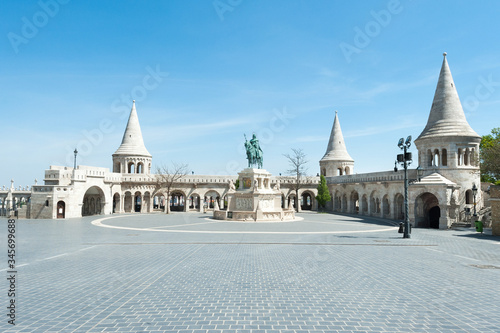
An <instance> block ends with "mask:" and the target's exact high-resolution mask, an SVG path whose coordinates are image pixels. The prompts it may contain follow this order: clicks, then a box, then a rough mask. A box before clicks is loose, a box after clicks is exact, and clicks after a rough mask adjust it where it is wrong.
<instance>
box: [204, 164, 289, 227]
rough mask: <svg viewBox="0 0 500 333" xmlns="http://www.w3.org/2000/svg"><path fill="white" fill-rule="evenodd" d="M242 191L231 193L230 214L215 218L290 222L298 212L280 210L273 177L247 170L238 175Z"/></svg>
mask: <svg viewBox="0 0 500 333" xmlns="http://www.w3.org/2000/svg"><path fill="white" fill-rule="evenodd" d="M238 179H239V188H238V189H236V190H231V189H230V190H229V193H228V194H227V210H214V218H215V219H217V220H230V221H254V222H260V221H262V222H264V221H275V222H280V221H291V220H294V219H295V210H294V209H293V208H292V209H286V210H285V209H283V208H281V197H282V194H281V191H280V190H279V184H276V185H275V186H274V187H273V188H271V174H270V173H269V172H267V171H266V170H264V169H254V168H246V169H244V170H243V171H241V172H240V173H238Z"/></svg>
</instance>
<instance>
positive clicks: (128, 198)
mask: <svg viewBox="0 0 500 333" xmlns="http://www.w3.org/2000/svg"><path fill="white" fill-rule="evenodd" d="M133 206H134V205H133V198H132V192H130V191H126V192H125V198H124V199H123V210H124V211H125V213H132V209H133Z"/></svg>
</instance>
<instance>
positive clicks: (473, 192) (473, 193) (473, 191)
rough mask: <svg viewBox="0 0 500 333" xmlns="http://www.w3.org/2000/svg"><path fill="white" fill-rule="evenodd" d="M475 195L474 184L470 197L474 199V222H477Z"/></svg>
mask: <svg viewBox="0 0 500 333" xmlns="http://www.w3.org/2000/svg"><path fill="white" fill-rule="evenodd" d="M476 194H477V187H476V184H475V183H474V184H472V195H473V197H474V215H473V216H474V221H477V212H476Z"/></svg>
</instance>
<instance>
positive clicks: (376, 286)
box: [0, 213, 500, 333]
mask: <svg viewBox="0 0 500 333" xmlns="http://www.w3.org/2000/svg"><path fill="white" fill-rule="evenodd" d="M299 215H300V216H302V217H304V221H300V222H287V223H249V224H248V223H232V224H230V225H229V224H228V223H213V224H208V225H207V224H202V225H200V229H199V230H202V231H204V232H206V231H220V230H224V228H225V229H227V230H231V231H232V232H234V233H233V234H223V233H195V232H191V231H194V230H196V229H195V227H196V223H201V222H207V221H206V220H204V216H203V215H202V214H187V217H186V215H182V214H171V215H168V216H166V215H160V214H151V215H139V214H137V215H134V216H132V217H125V216H123V217H119V218H117V219H113V220H109V224H110V225H113V226H120V227H122V226H125V227H139V228H149V229H151V228H153V229H152V230H154V228H157V229H158V230H163V231H158V232H156V231H147V230H144V231H141V230H134V231H131V230H127V229H110V228H101V227H96V226H93V225H92V224H91V223H90V222H91V221H92V220H93V219H95V217H87V218H82V219H71V220H66V221H53V220H27V221H25V220H21V221H19V223H18V237H19V245H18V246H19V256H18V260H19V264H26V265H25V266H22V267H20V268H19V269H18V271H19V273H18V274H19V279H18V285H17V288H18V291H19V298H18V300H19V303H18V304H19V307H18V308H17V314H18V321H17V325H16V326H15V327H12V326H11V325H8V324H7V323H6V321H5V320H4V321H3V322H0V331H2V332H102V331H110V332H111V331H112V332H168V331H171V332H180V331H184V332H189V333H192V332H200V333H201V332H204V333H206V332H226V333H229V332H254V333H255V332H275V331H276V332H278V331H280V332H335V331H338V332H349V331H353V332H429V331H435V332H446V331H449V332H498V327H500V315H499V311H498V309H499V308H500V301H499V300H498V298H497V297H492V295H498V294H499V291H500V269H487V268H481V267H491V266H500V251H498V249H499V245H500V243H499V239H498V238H492V237H488V238H479V237H478V236H477V235H476V234H474V233H473V232H472V231H470V230H450V231H442V230H430V229H413V233H412V238H411V239H402V238H400V235H398V234H397V229H394V228H392V227H391V226H390V225H389V224H387V225H384V224H383V223H382V222H381V221H380V220H373V221H372V220H370V219H369V218H368V219H367V218H363V219H362V222H360V221H356V220H354V219H352V218H349V217H346V216H338V215H331V214H314V213H310V214H299ZM1 221H2V220H0V222H1ZM105 223H106V222H105ZM182 224H189V226H186V227H185V228H184V230H189V231H190V232H186V233H182V232H175V233H174V232H165V230H168V229H169V228H170V229H174V228H173V227H169V226H174V225H182ZM201 226H203V228H201ZM210 228H213V229H210ZM384 228H385V229H386V230H385V229H384ZM4 229H5V228H3V229H1V232H0V237H3V238H2V239H5V238H4V237H5V233H6V230H4ZM180 229H182V228H180V227H175V230H177V231H179V230H180ZM311 229H313V230H315V231H321V230H323V231H324V232H325V233H323V234H321V233H318V234H307V232H308V231H309V230H311ZM379 229H381V231H376V230H379ZM249 231H250V233H249ZM255 231H258V232H261V234H259V233H254V232H255ZM280 231H286V232H289V231H293V232H297V234H287V233H280ZM353 231H356V232H353ZM262 232H264V234H262ZM265 232H267V233H265ZM300 232H304V233H303V234H300ZM332 232H339V233H332ZM131 235H135V236H131ZM478 281H480V284H479V285H478ZM3 286H4V289H5V290H6V287H7V286H6V281H4V283H3Z"/></svg>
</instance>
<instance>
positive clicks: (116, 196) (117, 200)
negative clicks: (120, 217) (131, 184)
mask: <svg viewBox="0 0 500 333" xmlns="http://www.w3.org/2000/svg"><path fill="white" fill-rule="evenodd" d="M117 211H120V194H119V193H118V192H116V193H115V194H114V195H113V213H116V212H117Z"/></svg>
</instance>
